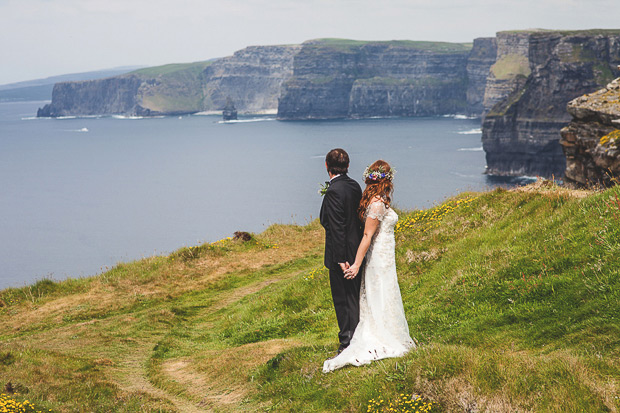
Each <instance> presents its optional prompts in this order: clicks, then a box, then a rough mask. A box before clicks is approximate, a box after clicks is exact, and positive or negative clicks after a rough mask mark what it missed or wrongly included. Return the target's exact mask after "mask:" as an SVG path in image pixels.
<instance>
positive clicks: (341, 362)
mask: <svg viewBox="0 0 620 413" xmlns="http://www.w3.org/2000/svg"><path fill="white" fill-rule="evenodd" d="M366 215H367V217H369V218H375V219H378V220H379V226H378V228H377V231H376V232H375V235H374V236H373V240H372V242H371V244H370V248H369V249H368V252H367V253H366V266H365V267H364V269H363V272H362V271H360V274H359V275H358V276H362V285H361V289H360V321H359V324H358V325H357V328H356V329H355V332H354V333H353V338H352V339H351V344H350V345H349V347H347V348H346V349H344V350H343V351H342V353H340V354H339V355H337V356H336V357H334V358H332V359H329V360H326V361H325V363H324V364H323V373H328V372H330V371H334V370H336V369H339V368H341V367H343V366H346V365H347V364H352V365H354V366H361V365H363V364H368V363H370V362H371V361H373V360H379V359H384V358H388V357H401V356H403V355H404V354H405V353H407V352H408V351H409V350H410V349H412V348H415V346H416V345H415V343H414V341H413V339H412V338H411V337H410V336H409V326H408V325H407V320H406V319H405V311H404V309H403V301H402V298H401V295H400V288H399V287H398V278H397V276H396V260H395V257H394V247H395V241H394V225H396V222H397V221H398V215H397V214H396V212H394V210H393V209H391V208H389V207H388V208H386V207H385V205H384V203H383V202H381V201H376V202H373V203H372V204H370V206H369V207H368V210H367V211H366Z"/></svg>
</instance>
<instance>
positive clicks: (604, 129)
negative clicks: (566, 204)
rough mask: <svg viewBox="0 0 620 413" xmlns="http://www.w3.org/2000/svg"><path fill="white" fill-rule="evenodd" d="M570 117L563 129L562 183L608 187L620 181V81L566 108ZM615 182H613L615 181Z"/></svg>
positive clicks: (573, 102) (615, 81)
mask: <svg viewBox="0 0 620 413" xmlns="http://www.w3.org/2000/svg"><path fill="white" fill-rule="evenodd" d="M568 112H569V113H570V114H571V115H572V116H573V119H572V121H571V123H569V124H568V126H566V127H565V128H563V129H562V132H561V135H562V138H561V140H560V144H561V145H562V149H563V150H564V154H565V155H566V173H565V179H566V180H567V181H568V182H572V183H576V184H580V185H592V184H594V185H603V186H609V185H610V184H612V183H613V182H615V183H619V182H618V179H620V79H616V80H614V81H612V82H611V83H609V84H608V85H607V86H606V87H605V88H603V89H601V90H599V91H597V92H595V93H592V94H589V95H585V96H581V97H578V98H576V99H574V100H572V101H571V102H570V103H569V104H568ZM614 179H615V181H614Z"/></svg>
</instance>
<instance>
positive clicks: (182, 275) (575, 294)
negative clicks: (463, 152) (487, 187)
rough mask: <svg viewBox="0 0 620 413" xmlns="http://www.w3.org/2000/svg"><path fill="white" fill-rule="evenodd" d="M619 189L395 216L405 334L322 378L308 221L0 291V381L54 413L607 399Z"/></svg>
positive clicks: (618, 344) (494, 197)
mask: <svg viewBox="0 0 620 413" xmlns="http://www.w3.org/2000/svg"><path fill="white" fill-rule="evenodd" d="M618 196H620V188H619V187H616V188H613V189H609V190H607V191H604V192H598V193H586V192H580V191H569V190H566V189H564V188H560V187H557V186H554V185H538V186H536V187H527V188H525V189H523V190H512V191H506V190H501V189H499V190H495V191H492V192H486V193H464V194H461V195H459V196H457V197H455V198H452V199H450V200H447V201H446V202H444V203H443V204H441V205H437V206H436V207H434V208H431V209H429V210H424V211H411V212H401V213H400V221H399V224H398V226H397V228H396V231H395V232H396V241H397V249H396V258H397V268H398V274H399V281H400V286H401V291H402V295H403V302H404V306H405V313H406V315H407V319H408V322H409V327H410V331H411V335H412V336H413V337H415V338H416V339H417V341H418V343H419V344H420V345H419V347H418V349H417V350H415V351H412V352H410V353H409V354H408V355H407V356H405V357H403V358H401V359H387V360H383V361H379V362H375V363H373V364H371V365H369V366H365V367H347V368H343V369H341V370H337V371H336V372H333V373H330V374H323V373H322V372H321V366H322V362H323V360H325V358H327V357H329V356H331V355H332V354H333V353H334V351H335V350H336V346H337V343H336V333H337V331H336V320H335V315H334V312H333V306H332V304H331V297H330V293H329V285H328V274H327V271H326V270H325V269H324V268H323V266H322V237H323V231H322V229H321V228H320V226H319V225H318V223H317V222H316V221H315V222H312V223H311V224H309V225H307V226H303V227H302V226H291V225H275V226H272V227H270V228H269V229H267V230H266V231H265V232H263V233H262V234H258V235H254V236H253V238H252V240H250V241H248V242H242V241H237V240H232V239H224V240H221V241H219V242H216V243H209V244H203V245H197V246H188V247H184V248H181V249H179V250H178V251H176V252H174V253H172V254H170V255H169V256H162V257H153V258H149V259H145V260H140V261H136V262H133V263H127V264H119V265H118V266H116V267H114V268H112V269H109V270H108V271H106V272H104V273H103V274H100V275H98V276H96V277H91V278H85V279H79V280H67V281H63V282H53V281H49V280H42V281H40V282H38V283H36V284H34V285H33V286H30V287H25V288H21V289H7V290H3V291H2V292H1V293H0V299H1V300H2V301H0V378H2V382H1V383H0V384H1V385H2V386H6V384H7V382H9V381H10V382H11V387H12V389H13V391H14V393H11V394H8V393H7V395H6V396H3V397H8V398H11V399H12V400H16V401H17V402H25V400H26V399H27V400H29V403H32V405H33V406H36V407H33V409H36V410H40V411H47V410H48V409H52V410H53V411H63V412H64V411H67V412H69V411H102V412H103V411H127V412H129V411H171V412H172V411H204V410H213V411H326V412H327V411H372V412H379V411H401V412H404V411H428V410H430V411H433V412H441V411H474V410H475V411H493V412H502V411H505V412H508V411H612V412H614V411H619V410H620V350H619V349H620V317H619V316H618V314H620V311H619V310H620V278H619V275H620V203H619V202H618V201H617V199H618V198H617V197H618ZM15 389H18V390H15ZM5 393H6V392H5ZM416 403H417V404H416ZM422 405H424V407H423V408H421V407H420V406H422ZM390 408H391V409H393V410H389V409H390ZM415 409H417V410H415Z"/></svg>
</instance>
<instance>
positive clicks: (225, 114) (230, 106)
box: [222, 97, 237, 120]
mask: <svg viewBox="0 0 620 413" xmlns="http://www.w3.org/2000/svg"><path fill="white" fill-rule="evenodd" d="M222 118H223V119H224V120H237V108H235V104H234V103H233V101H232V99H231V98H230V97H227V98H226V105H224V109H223V110H222Z"/></svg>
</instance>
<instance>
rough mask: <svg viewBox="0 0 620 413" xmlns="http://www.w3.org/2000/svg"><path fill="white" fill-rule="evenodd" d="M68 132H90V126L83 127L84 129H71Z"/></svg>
mask: <svg viewBox="0 0 620 413" xmlns="http://www.w3.org/2000/svg"><path fill="white" fill-rule="evenodd" d="M67 132H82V133H83V132H88V128H82V129H71V130H68V131H67Z"/></svg>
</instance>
